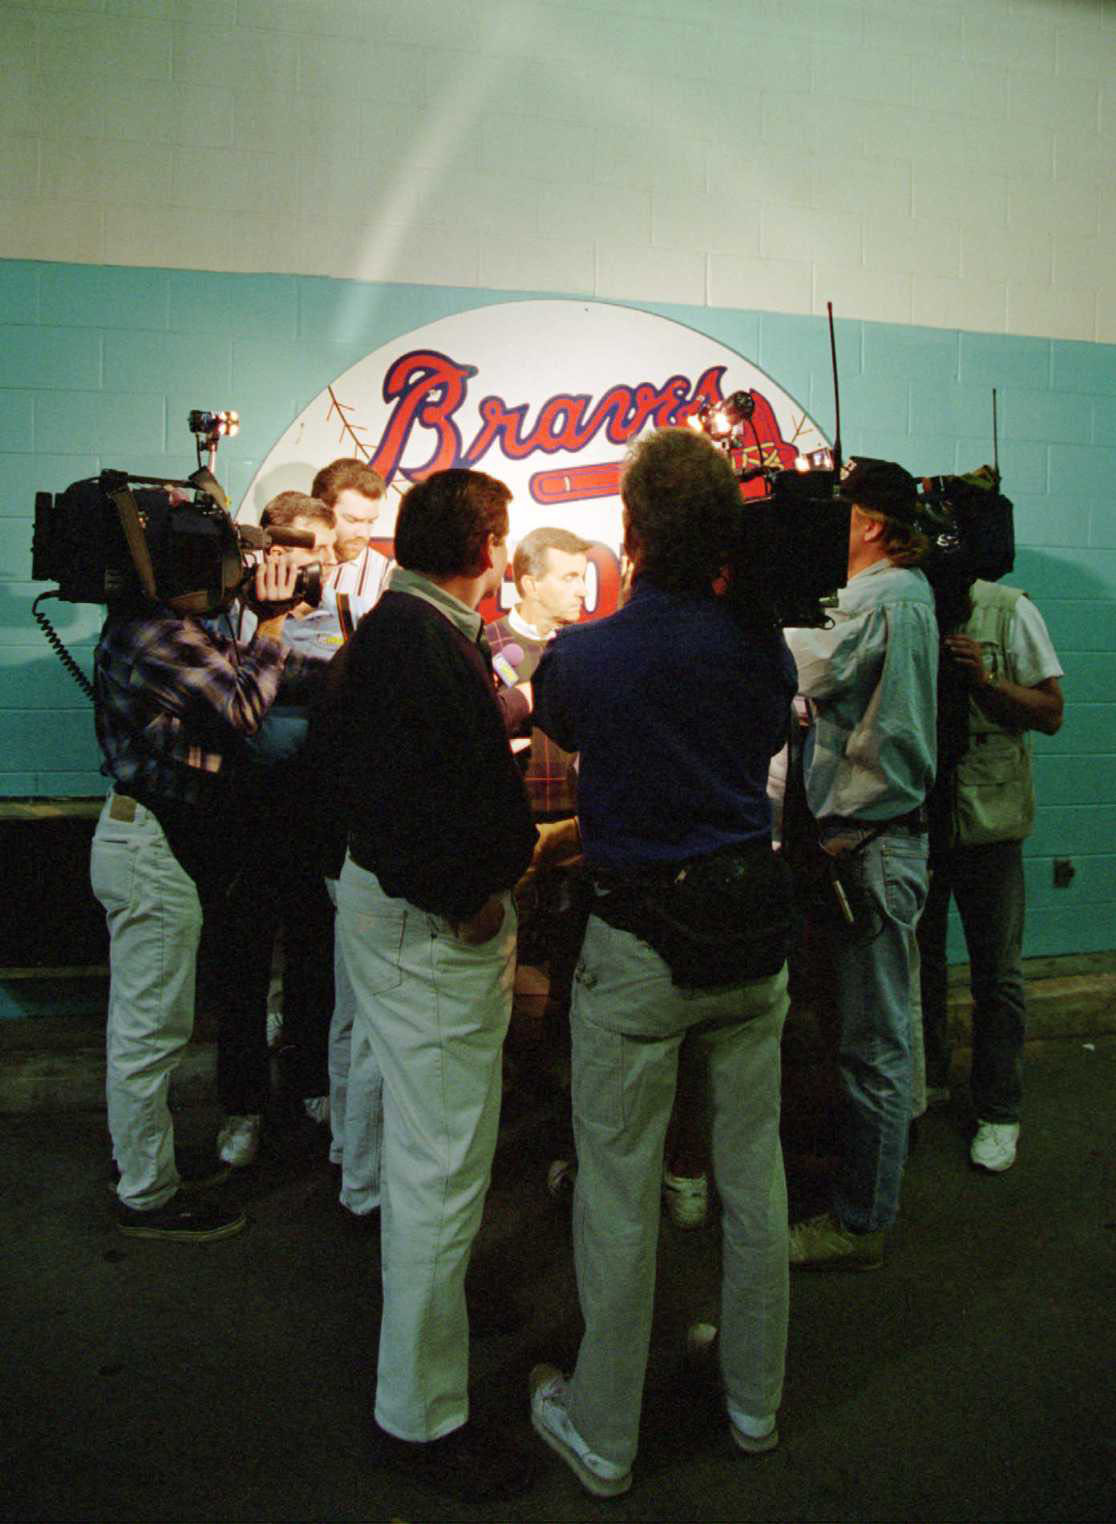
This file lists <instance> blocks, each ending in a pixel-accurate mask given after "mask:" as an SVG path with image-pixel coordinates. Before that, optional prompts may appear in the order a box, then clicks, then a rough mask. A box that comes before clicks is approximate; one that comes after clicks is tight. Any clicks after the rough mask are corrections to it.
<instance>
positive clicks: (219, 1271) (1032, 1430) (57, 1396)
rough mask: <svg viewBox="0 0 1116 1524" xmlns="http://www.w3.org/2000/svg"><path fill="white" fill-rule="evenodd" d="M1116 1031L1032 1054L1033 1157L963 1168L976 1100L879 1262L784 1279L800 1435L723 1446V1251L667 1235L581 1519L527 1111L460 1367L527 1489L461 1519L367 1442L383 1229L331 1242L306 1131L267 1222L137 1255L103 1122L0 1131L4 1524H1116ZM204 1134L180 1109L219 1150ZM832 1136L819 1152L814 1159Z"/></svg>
mask: <svg viewBox="0 0 1116 1524" xmlns="http://www.w3.org/2000/svg"><path fill="white" fill-rule="evenodd" d="M1114 1081H1116V1038H1098V1039H1096V1040H1095V1041H1093V1042H1092V1043H1090V1044H1086V1042H1085V1041H1083V1040H1077V1039H1067V1040H1064V1041H1062V1042H1055V1043H1046V1044H1039V1045H1033V1046H1032V1047H1031V1048H1029V1050H1028V1064H1027V1100H1026V1112H1025V1122H1024V1127H1023V1132H1022V1137H1021V1144H1020V1152H1019V1160H1018V1163H1017V1165H1016V1167H1015V1168H1014V1169H1013V1170H1012V1171H1010V1172H1009V1173H1008V1174H1006V1175H1002V1176H998V1177H989V1176H985V1175H980V1174H977V1173H976V1172H975V1171H973V1170H972V1169H971V1168H970V1167H969V1165H968V1162H967V1126H968V1115H967V1109H966V1098H965V1094H964V1091H963V1087H960V1088H959V1090H958V1092H957V1093H956V1094H955V1097H954V1102H953V1105H952V1106H951V1107H950V1108H948V1109H943V1110H940V1111H936V1112H934V1113H932V1114H931V1115H930V1116H929V1117H928V1118H927V1119H925V1120H924V1122H923V1123H922V1126H921V1128H920V1132H919V1137H918V1146H917V1149H916V1151H915V1153H914V1155H913V1157H912V1159H911V1161H910V1164H909V1166H908V1170H907V1179H906V1183H905V1192H904V1200H903V1212H902V1218H901V1221H900V1224H899V1225H898V1227H897V1228H896V1230H895V1231H894V1232H893V1233H892V1234H891V1236H890V1239H889V1243H888V1259H887V1264H886V1266H885V1268H884V1269H883V1271H882V1272H880V1273H878V1274H869V1275H828V1276H822V1275H807V1276H796V1277H795V1279H794V1281H793V1284H792V1308H791V1337H790V1348H789V1354H788V1375H787V1385H786V1394H785V1399H784V1404H783V1408H782V1411H781V1414H780V1430H781V1433H782V1436H783V1442H782V1445H781V1447H780V1449H779V1450H777V1451H776V1452H774V1453H773V1454H771V1455H769V1456H764V1457H751V1458H750V1457H745V1456H742V1455H741V1454H740V1453H739V1452H738V1451H737V1450H736V1449H735V1448H734V1447H733V1446H732V1445H731V1443H730V1441H729V1438H728V1434H727V1431H726V1427H725V1421H724V1418H723V1414H722V1411H721V1408H720V1403H719V1399H718V1396H717V1394H716V1393H715V1392H714V1391H712V1390H711V1389H709V1388H707V1387H704V1386H702V1385H700V1384H695V1383H694V1381H693V1379H692V1378H691V1377H688V1376H685V1375H684V1374H683V1373H682V1371H681V1363H680V1349H681V1344H682V1339H683V1335H684V1330H685V1328H686V1326H687V1324H688V1323H689V1322H690V1321H691V1320H693V1319H696V1318H706V1319H708V1318H710V1317H711V1316H712V1315H713V1314H714V1309H715V1306H716V1285H717V1277H718V1235H717V1232H716V1230H715V1228H711V1229H707V1230H705V1231H703V1232H699V1233H691V1234H682V1233H679V1232H677V1231H676V1230H675V1229H674V1228H673V1227H672V1226H671V1225H670V1224H669V1223H667V1222H665V1220H664V1227H663V1232H662V1236H661V1246H660V1275H659V1290H658V1301H657V1314H656V1317H657V1325H656V1333H655V1340H654V1345H653V1351H652V1358H651V1364H650V1367H649V1372H648V1383H647V1396H646V1404H645V1411H644V1419H643V1431H642V1448H641V1452H640V1456H639V1459H638V1461H637V1463H636V1471H635V1483H634V1486H633V1487H632V1490H631V1492H630V1493H629V1494H627V1496H626V1497H623V1498H620V1499H616V1500H611V1501H598V1500H596V1499H593V1498H590V1497H589V1496H588V1495H587V1494H586V1493H585V1492H584V1491H582V1489H581V1488H580V1486H579V1485H578V1484H577V1482H576V1481H575V1479H574V1478H573V1476H572V1475H571V1474H570V1472H569V1471H568V1470H567V1469H566V1467H565V1466H564V1465H563V1464H562V1463H561V1462H560V1461H559V1460H558V1459H557V1458H556V1457H555V1456H553V1455H552V1454H551V1453H550V1452H549V1451H547V1450H545V1449H544V1448H543V1447H542V1446H541V1444H539V1442H538V1441H537V1439H536V1438H535V1436H534V1435H533V1433H532V1431H531V1429H530V1425H529V1421H528V1417H527V1403H526V1378H527V1372H528V1370H529V1369H530V1367H531V1365H532V1364H533V1363H534V1362H535V1361H537V1360H540V1359H546V1360H550V1361H552V1362H554V1363H557V1364H560V1365H561V1364H564V1365H566V1366H568V1365H569V1363H570V1361H571V1359H572V1356H573V1354H574V1352H575V1350H576V1347H577V1340H578V1336H579V1323H578V1314H577V1299H576V1294H575V1287H574V1277H573V1269H572V1262H571V1256H570V1249H569V1214H568V1209H566V1208H564V1207H563V1206H562V1205H560V1204H556V1203H554V1202H552V1201H551V1200H550V1199H549V1197H548V1196H547V1195H546V1192H545V1187H544V1178H545V1168H546V1163H547V1159H548V1157H549V1154H550V1152H551V1150H550V1148H549V1147H548V1137H547V1132H548V1129H547V1127H546V1125H545V1123H544V1121H543V1118H542V1114H541V1113H539V1112H537V1111H532V1110H531V1109H530V1108H528V1109H527V1110H526V1111H525V1112H524V1113H523V1114H521V1115H520V1116H519V1117H518V1118H516V1119H512V1120H510V1121H509V1123H508V1125H507V1126H506V1127H505V1129H504V1131H503V1134H502V1142H501V1148H500V1151H499V1153H498V1156H497V1167H496V1175H495V1180H494V1185H493V1190H492V1193H491V1196H490V1200H489V1205H488V1209H487V1212H486V1219H485V1225H484V1228H483V1229H482V1234H481V1237H480V1240H479V1241H478V1246H477V1253H476V1258H475V1265H476V1269H477V1271H478V1273H479V1275H480V1277H481V1278H482V1279H483V1280H484V1281H485V1283H486V1284H488V1285H490V1286H492V1287H493V1288H495V1289H496V1290H497V1291H498V1293H499V1294H500V1295H502V1296H506V1297H507V1298H508V1299H509V1300H510V1301H513V1302H515V1303H516V1304H518V1306H519V1308H520V1309H521V1310H522V1313H523V1315H524V1320H525V1321H524V1324H523V1327H522V1329H521V1330H520V1331H519V1332H517V1333H514V1334H508V1335H503V1336H499V1337H495V1338H488V1339H484V1340H479V1341H476V1342H475V1343H474V1349H473V1377H474V1393H475V1396H474V1402H475V1407H476V1408H477V1409H478V1410H481V1411H484V1412H485V1413H487V1414H490V1415H492V1416H494V1417H495V1418H496V1419H497V1420H498V1421H499V1422H500V1423H501V1424H502V1425H503V1426H504V1427H505V1429H506V1432H507V1434H508V1436H509V1437H511V1438H513V1439H514V1440H516V1441H518V1442H519V1443H521V1444H523V1445H526V1446H531V1445H537V1446H538V1457H539V1477H538V1481H537V1484H536V1486H535V1488H534V1490H533V1491H532V1492H531V1493H529V1494H528V1495H527V1496H525V1497H524V1498H522V1499H521V1500H519V1501H518V1502H516V1503H514V1504H510V1505H509V1504H504V1505H500V1506H496V1507H492V1508H479V1507H478V1508H470V1507H466V1506H464V1505H453V1504H449V1505H447V1504H445V1503H444V1502H442V1501H441V1500H439V1499H438V1497H437V1496H436V1495H434V1494H431V1493H430V1492H427V1491H425V1490H423V1489H421V1488H419V1487H417V1486H415V1485H413V1484H410V1483H406V1482H403V1481H400V1480H398V1479H396V1478H395V1477H394V1476H393V1475H391V1474H390V1473H388V1472H385V1471H383V1470H381V1469H378V1468H377V1466H376V1465H375V1464H374V1461H373V1459H372V1456H371V1450H370V1445H369V1422H370V1394H371V1383H372V1379H373V1373H374V1369H375V1352H376V1332H377V1322H378V1316H379V1262H378V1246H377V1243H376V1241H375V1238H374V1237H373V1238H370V1237H369V1236H368V1235H366V1234H365V1235H362V1234H360V1233H356V1232H354V1231H353V1230H352V1229H351V1228H350V1227H349V1226H348V1225H347V1224H346V1223H344V1222H343V1221H342V1220H341V1219H340V1215H339V1212H338V1209H337V1208H336V1206H335V1204H334V1199H333V1198H334V1185H333V1179H332V1175H331V1172H330V1170H329V1168H328V1165H327V1164H326V1163H325V1160H324V1149H323V1148H322V1146H321V1141H320V1139H319V1138H317V1137H314V1136H312V1131H311V1133H306V1132H302V1131H299V1130H296V1131H295V1132H293V1133H285V1134H280V1135H279V1136H278V1139H277V1141H276V1142H274V1143H273V1144H272V1146H271V1148H270V1150H269V1152H268V1155H267V1157H266V1158H265V1159H263V1160H262V1161H261V1163H260V1164H259V1165H258V1166H257V1168H256V1169H255V1170H253V1171H251V1172H250V1173H249V1174H247V1175H245V1176H244V1177H241V1178H239V1179H238V1180H236V1181H235V1182H234V1183H233V1184H231V1185H229V1186H226V1187H224V1189H225V1190H227V1191H230V1192H231V1193H232V1194H233V1195H234V1196H235V1197H237V1198H239V1199H242V1200H243V1201H244V1203H245V1205H246V1206H247V1208H248V1211H249V1215H250V1224H249V1228H248V1230H247V1231H246V1232H244V1233H242V1234H241V1235H240V1236H239V1237H236V1238H233V1239H229V1240H227V1241H225V1242H221V1243H215V1244H211V1245H188V1244H159V1243H149V1242H145V1241H141V1240H134V1239H127V1238H124V1237H122V1236H121V1235H120V1234H118V1233H117V1232H116V1231H115V1229H114V1226H113V1220H112V1212H111V1198H110V1196H109V1193H108V1191H107V1190H106V1183H105V1182H106V1178H107V1173H106V1172H107V1164H108V1152H107V1143H106V1137H105V1124H104V1117H103V1115H99V1114H97V1113H91V1112H75V1113H63V1114H54V1115H37V1116H24V1117H7V1118H4V1121H3V1129H4V1135H5V1146H4V1148H3V1150H2V1158H0V1182H2V1192H3V1194H2V1199H3V1202H4V1254H3V1269H2V1270H0V1306H2V1308H3V1321H4V1325H5V1333H4V1341H3V1353H4V1367H5V1374H4V1378H3V1383H2V1387H3V1408H4V1417H3V1434H2V1438H0V1450H2V1465H3V1472H2V1476H0V1518H2V1519H4V1520H97V1521H108V1520H136V1521H138V1520H223V1521H224V1520H228V1521H235V1520H308V1521H309V1520H313V1521H324V1520H376V1521H391V1520H406V1521H409V1524H420V1521H435V1520H454V1521H457V1520H461V1521H467V1520H474V1519H476V1520H500V1521H511V1520H523V1521H534V1520H547V1521H553V1520H596V1519H612V1520H617V1521H619V1520H671V1521H677V1520H698V1519H701V1520H753V1519H755V1520H767V1519H771V1520H856V1521H865V1520H917V1521H923V1524H925V1521H933V1520H965V1521H968V1520H996V1521H1001V1520H1057V1521H1069V1520H1100V1519H1105V1520H1107V1519H1110V1518H1112V1517H1113V1514H1114V1513H1116V1422H1114V1420H1116V1332H1114V1330H1116V1317H1114V1303H1116V1275H1114V1262H1116V1123H1114V1120H1113V1095H1114V1091H1116V1084H1114ZM215 1122H216V1117H215V1114H214V1113H212V1112H211V1111H209V1110H207V1109H205V1108H201V1107H190V1108H188V1109H184V1110H182V1111H180V1112H179V1113H178V1128H179V1136H180V1139H182V1140H183V1141H187V1142H199V1143H200V1142H205V1141H207V1140H208V1139H209V1138H211V1137H212V1135H213V1131H214V1127H215ZM824 1131H825V1129H824V1127H820V1126H819V1123H818V1104H817V1096H816V1086H815V1087H814V1089H813V1090H811V1085H810V1081H809V1076H807V1075H806V1074H805V1071H803V1073H802V1074H801V1075H800V1074H798V1073H797V1072H796V1070H795V1068H794V1065H793V1064H792V1065H791V1066H790V1072H789V1075H788V1107H787V1163H788V1174H789V1178H790V1182H791V1187H792V1194H793V1197H794V1200H795V1202H796V1203H797V1205H798V1207H799V1208H800V1209H802V1210H806V1209H808V1208H810V1207H812V1206H814V1205H816V1204H817V1201H818V1199H819V1191H820V1190H821V1188H822V1185H823V1176H824V1170H825V1160H824V1158H821V1157H819V1152H820V1151H824V1149H823V1141H824ZM820 1139H821V1140H823V1141H821V1142H820V1141H819V1140H820Z"/></svg>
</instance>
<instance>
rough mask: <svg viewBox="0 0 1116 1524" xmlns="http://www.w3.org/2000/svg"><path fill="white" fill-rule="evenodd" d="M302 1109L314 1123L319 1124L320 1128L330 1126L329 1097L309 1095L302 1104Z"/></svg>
mask: <svg viewBox="0 0 1116 1524" xmlns="http://www.w3.org/2000/svg"><path fill="white" fill-rule="evenodd" d="M302 1109H303V1110H304V1111H305V1113H306V1115H307V1116H308V1117H309V1118H310V1120H311V1121H312V1122H317V1124H318V1126H319V1127H328V1126H329V1096H328V1095H308V1096H307V1097H306V1099H305V1100H304V1101H303V1103H302Z"/></svg>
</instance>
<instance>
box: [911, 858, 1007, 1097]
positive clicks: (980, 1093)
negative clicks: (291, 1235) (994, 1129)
mask: <svg viewBox="0 0 1116 1524" xmlns="http://www.w3.org/2000/svg"><path fill="white" fill-rule="evenodd" d="M950 895H953V897H954V899H956V901H957V909H958V911H959V912H960V915H961V924H962V926H963V927H964V929H965V943H966V945H967V947H968V950H969V964H970V984H971V988H972V992H973V1066H972V1076H971V1080H970V1089H971V1092H972V1099H973V1106H974V1107H975V1108H976V1112H977V1115H978V1116H979V1117H980V1119H981V1120H982V1121H984V1122H1018V1120H1019V1111H1020V1106H1021V1104H1022V1100H1023V1038H1024V1033H1025V1031H1026V1020H1027V1010H1026V999H1025V995H1024V984H1023V916H1024V908H1025V907H1024V886H1023V843H1022V842H1021V841H994V842H989V843H987V844H985V845H982V846H976V847H957V848H955V849H954V850H953V851H952V852H943V853H941V854H940V855H938V854H935V857H934V872H933V875H932V876H931V879H930V893H929V896H928V897H927V900H926V910H925V912H924V914H923V917H922V921H921V922H920V924H919V929H918V940H919V944H920V946H921V948H922V1017H923V1024H924V1028H925V1032H926V1060H927V1073H928V1076H929V1078H930V1082H931V1084H934V1085H946V1084H948V1083H949V1065H950V1057H951V1052H950V1041H949V1031H948V1024H947V1003H946V1002H947V991H948V972H949V970H948V965H947V962H946V934H947V931H948V925H949V919H948V918H949V900H950Z"/></svg>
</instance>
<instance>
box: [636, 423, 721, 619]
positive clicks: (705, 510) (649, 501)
mask: <svg viewBox="0 0 1116 1524" xmlns="http://www.w3.org/2000/svg"><path fill="white" fill-rule="evenodd" d="M620 497H621V500H622V501H623V504H624V509H625V514H626V524H627V526H628V533H629V537H630V538H631V537H634V539H635V540H636V541H637V542H638V547H639V551H640V573H641V575H643V576H646V577H648V578H649V579H650V580H651V581H652V582H654V583H656V584H657V585H658V586H659V587H662V588H664V589H665V590H666V591H668V592H675V593H686V594H690V595H694V594H707V595H710V596H712V591H713V589H712V583H713V581H714V579H715V578H716V577H718V576H719V575H720V573H721V571H722V570H723V569H724V567H725V566H726V565H727V564H731V563H732V562H733V561H734V559H735V556H736V553H737V549H738V542H739V537H740V527H741V518H742V515H741V504H740V490H739V488H738V486H737V483H736V477H735V476H734V475H733V470H732V466H731V465H730V463H729V460H728V458H727V456H726V455H725V454H724V452H723V451H721V450H719V449H718V448H717V446H716V445H714V444H712V443H711V442H710V441H709V440H708V439H707V438H706V437H705V435H703V434H698V433H696V432H695V431H694V430H693V429H686V428H680V429H657V430H656V431H655V432H654V433H653V434H648V435H646V436H645V437H644V438H643V439H640V440H638V441H637V442H636V444H635V445H633V447H632V449H631V451H630V452H629V455H628V458H627V461H626V463H625V466H624V474H623V476H622V478H621V481H620Z"/></svg>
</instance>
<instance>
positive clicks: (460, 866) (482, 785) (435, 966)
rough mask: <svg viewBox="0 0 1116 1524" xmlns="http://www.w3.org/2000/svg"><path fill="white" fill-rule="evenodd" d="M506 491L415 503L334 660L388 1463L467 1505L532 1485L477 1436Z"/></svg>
mask: <svg viewBox="0 0 1116 1524" xmlns="http://www.w3.org/2000/svg"><path fill="white" fill-rule="evenodd" d="M509 497H510V493H509V492H508V489H507V488H506V487H505V486H504V484H503V483H502V482H498V481H495V480H494V479H493V478H492V477H490V476H485V475H483V474H482V473H481V472H479V471H463V470H452V471H441V472H436V473H435V474H434V475H432V476H430V477H428V478H427V479H426V480H425V481H423V482H421V483H419V484H418V485H417V486H414V487H412V488H411V489H410V491H409V492H408V493H407V495H406V497H405V498H404V499H403V502H402V504H401V506H400V509H399V518H398V522H397V524H396V530H395V553H396V558H397V562H398V565H397V568H396V570H395V572H394V573H393V575H392V583H391V586H390V588H389V590H388V591H387V592H386V593H385V594H384V596H383V597H382V598H381V599H380V601H379V603H378V604H377V605H376V607H375V608H374V609H373V610H372V611H371V612H370V613H369V614H367V615H366V616H365V618H364V619H363V620H362V621H361V623H360V626H359V628H358V629H357V632H356V634H355V635H354V636H353V638H352V640H351V641H350V642H349V644H348V645H347V646H346V647H345V649H344V651H343V652H342V653H341V656H340V657H339V658H338V660H339V662H340V663H341V667H340V687H339V689H338V691H337V693H336V695H335V699H336V705H337V713H338V715H339V720H338V724H339V727H340V732H341V743H342V744H341V746H340V748H339V755H340V756H341V757H342V758H343V764H342V793H343V799H344V809H345V813H346V816H347V823H348V835H349V852H348V856H347V858H346V861H345V866H344V868H343V870H342V873H341V880H340V884H339V886H338V899H337V909H338V918H339V925H340V931H341V942H342V947H343V950H344V957H345V964H346V967H347V968H348V971H349V975H350V977H351V980H352V983H353V986H354V990H355V993H356V1000H357V1009H356V1016H355V1025H354V1037H361V1038H362V1039H366V1040H367V1041H369V1042H370V1044H371V1047H372V1050H373V1052H374V1054H375V1057H376V1060H377V1062H378V1064H379V1066H380V1068H381V1070H382V1072H383V1076H384V1142H383V1162H382V1174H381V1200H382V1217H381V1223H382V1267H383V1300H384V1307H383V1319H382V1322H381V1327H380V1352H379V1369H378V1376H377V1386H376V1404H375V1416H376V1422H377V1424H378V1425H379V1429H380V1436H379V1452H380V1454H381V1457H382V1459H383V1460H384V1462H385V1463H386V1464H389V1465H392V1466H394V1467H396V1468H398V1469H402V1470H405V1471H407V1472H409V1473H410V1474H412V1475H414V1476H416V1477H417V1478H419V1479H422V1480H425V1481H427V1482H428V1483H430V1484H432V1485H434V1486H437V1487H439V1488H441V1489H442V1490H445V1491H448V1492H450V1493H452V1494H454V1495H455V1496H457V1497H460V1498H462V1499H473V1500H479V1499H484V1498H489V1499H495V1498H498V1497H502V1496H508V1495H511V1494H512V1493H514V1492H516V1491H519V1490H522V1487H523V1486H524V1485H525V1484H526V1481H527V1480H528V1479H529V1471H528V1470H527V1468H526V1466H525V1464H524V1460H523V1457H522V1456H517V1455H516V1454H515V1452H514V1451H513V1450H511V1449H510V1448H509V1447H508V1446H507V1445H506V1443H504V1442H503V1440H502V1438H501V1439H499V1440H495V1439H493V1438H492V1437H491V1436H485V1435H483V1434H482V1433H480V1432H478V1430H479V1426H478V1425H477V1424H476V1423H475V1422H474V1423H470V1424H468V1425H467V1424H466V1420H467V1418H468V1415H469V1405H468V1376H469V1324H468V1315H467V1310H466V1302H465V1271H466V1267H467V1265H468V1261H469V1254H470V1250H471V1247H472V1243H473V1239H474V1238H475V1236H476V1233H477V1229H478V1227H479V1226H480V1220H481V1212H482V1209H483V1207H484V1199H485V1195H486V1192H487V1190H488V1183H489V1178H490V1174H491V1166H492V1157H493V1153H494V1151H495V1146H496V1135H497V1127H498V1122H499V1111H500V1060H501V1049H502V1045H503V1041H504V1036H505V1034H506V1032H507V1028H508V1021H509V1018H510V1015H511V998H512V983H513V978H514V972H515V937H516V914H515V906H514V903H513V901H512V898H511V894H510V891H511V889H512V887H513V886H514V885H515V883H516V881H517V880H518V879H519V877H520V875H521V874H522V873H523V872H524V870H525V869H526V868H527V866H528V864H529V863H530V861H531V856H532V851H533V848H534V843H535V836H536V832H535V827H534V825H533V824H532V821H531V811H530V808H529V806H528V803H527V796H526V792H525V790H524V787H523V780H522V778H521V776H520V773H519V769H518V768H517V766H516V764H515V761H514V759H513V757H512V754H511V751H510V748H509V746H508V741H507V735H506V731H505V726H504V718H503V714H502V711H501V709H500V706H499V704H498V702H497V700H496V695H495V690H494V686H493V684H494V679H493V676H492V671H491V666H490V661H489V657H488V648H487V645H486V644H485V643H484V642H483V630H482V621H481V617H480V615H479V614H478V613H477V612H476V606H477V604H478V603H479V602H480V600H481V598H482V597H483V596H484V595H485V593H487V592H491V591H494V590H495V589H496V588H497V587H498V586H499V584H500V580H501V578H502V577H503V574H504V568H505V566H506V564H507V544H506V538H507V532H508V508H507V505H508V500H509Z"/></svg>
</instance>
